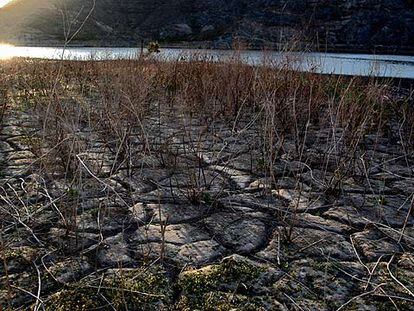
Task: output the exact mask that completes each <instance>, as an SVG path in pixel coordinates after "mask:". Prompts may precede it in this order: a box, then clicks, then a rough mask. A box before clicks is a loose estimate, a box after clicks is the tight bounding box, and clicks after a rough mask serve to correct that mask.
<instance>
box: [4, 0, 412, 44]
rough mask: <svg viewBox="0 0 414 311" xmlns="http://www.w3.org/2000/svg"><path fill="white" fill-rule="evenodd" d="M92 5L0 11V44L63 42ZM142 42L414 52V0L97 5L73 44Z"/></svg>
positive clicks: (138, 0)
mask: <svg viewBox="0 0 414 311" xmlns="http://www.w3.org/2000/svg"><path fill="white" fill-rule="evenodd" d="M92 2H93V1H92V0H87V1H80V0H66V1H63V2H62V1H59V0H40V1H38V0H37V1H30V0H17V1H16V2H14V3H13V4H12V5H9V6H6V7H5V8H3V9H0V29H2V31H1V33H0V41H6V42H11V43H14V44H31V45H50V44H61V43H62V42H63V41H64V38H65V36H64V33H65V30H66V31H67V30H68V29H70V32H71V33H73V32H74V31H75V29H77V26H78V25H79V24H80V22H81V21H82V20H83V17H84V16H86V15H87V13H88V12H89V10H90V8H91V6H92ZM75 20H76V21H77V22H74V21H75ZM141 39H145V40H155V39H156V40H160V41H164V42H169V43H179V42H193V43H194V42H197V44H198V43H199V42H203V43H204V45H205V44H206V43H207V45H209V46H212V47H220V48H226V47H230V46H231V45H232V44H233V43H234V41H235V39H237V40H238V41H242V42H245V43H248V44H249V46H250V47H262V46H272V47H275V46H277V45H278V44H282V45H284V44H285V43H286V42H293V41H295V42H301V43H303V44H304V45H305V46H307V47H314V48H315V47H319V48H320V49H328V50H355V51H356V50H387V51H391V52H404V51H410V50H413V49H414V7H413V4H412V3H411V2H410V1H408V0H392V1H391V0H353V1H349V0H329V1H328V0H296V1H287V0H250V1H249V0H237V1H236V0H228V1H224V0H205V1H201V0H156V1H154V0H151V1H149V0H97V4H96V7H95V10H94V12H93V14H92V16H91V18H90V19H89V20H88V22H87V23H86V24H85V26H84V28H83V30H82V31H81V32H80V33H79V34H78V35H77V37H76V39H75V40H74V41H72V44H81V45H121V46H130V45H136V44H137V42H139V41H140V40H141Z"/></svg>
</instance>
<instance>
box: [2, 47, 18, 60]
mask: <svg viewBox="0 0 414 311" xmlns="http://www.w3.org/2000/svg"><path fill="white" fill-rule="evenodd" d="M14 49H15V47H14V46H13V45H11V44H2V43H0V60H2V59H3V60H4V59H10V58H12V57H13V56H14Z"/></svg>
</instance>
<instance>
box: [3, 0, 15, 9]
mask: <svg viewBox="0 0 414 311" xmlns="http://www.w3.org/2000/svg"><path fill="white" fill-rule="evenodd" d="M12 1H13V0H0V8H2V7H4V6H5V5H6V4H8V3H9V2H12Z"/></svg>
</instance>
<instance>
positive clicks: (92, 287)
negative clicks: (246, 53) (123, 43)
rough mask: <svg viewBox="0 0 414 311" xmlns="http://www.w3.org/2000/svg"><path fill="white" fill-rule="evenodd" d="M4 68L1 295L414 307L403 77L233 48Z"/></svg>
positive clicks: (22, 305)
mask: <svg viewBox="0 0 414 311" xmlns="http://www.w3.org/2000/svg"><path fill="white" fill-rule="evenodd" d="M0 69H1V70H0V118H1V120H2V123H1V129H0V186H1V187H0V219H1V220H0V224H1V235H0V237H1V240H0V242H1V245H0V246H1V249H0V256H1V259H2V262H1V264H0V272H1V283H0V284H1V285H0V305H1V307H2V308H5V309H7V308H10V309H11V310H27V309H28V308H31V309H34V310H43V309H46V310H384V309H387V310H389V309H391V310H393V309H395V310H414V307H413V306H414V253H413V250H414V228H413V226H414V217H413V214H414V211H413V209H414V208H413V202H414V201H413V195H414V171H413V165H414V158H413V137H412V135H413V128H412V126H413V122H412V121H413V120H414V113H413V111H414V108H413V99H412V94H410V92H409V91H407V90H400V89H396V88H395V87H391V86H389V85H385V84H383V83H382V84H381V83H379V82H378V81H374V80H372V81H371V80H360V79H356V78H343V77H321V76H318V75H313V74H298V73H293V72H291V71H289V70H288V69H289V68H288V67H286V68H284V69H281V70H277V71H276V70H274V69H273V70H270V69H266V68H252V67H247V66H244V65H242V64H241V63H239V62H237V60H235V61H234V62H233V63H229V64H210V63H208V62H199V61H197V62H196V61H194V62H188V63H180V62H176V63H171V64H165V63H157V62H154V61H151V60H148V59H146V60H137V61H117V62H110V61H108V62H81V63H77V62H60V63H59V62H48V61H24V60H19V61H7V62H6V61H4V62H3V63H0Z"/></svg>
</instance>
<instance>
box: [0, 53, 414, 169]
mask: <svg viewBox="0 0 414 311" xmlns="http://www.w3.org/2000/svg"><path fill="white" fill-rule="evenodd" d="M3 67H5V68H4V72H7V71H9V77H10V76H13V77H14V79H15V81H13V82H14V85H15V87H14V90H13V94H14V96H15V99H16V101H18V102H20V103H21V104H25V105H27V104H28V103H30V105H32V108H33V110H34V111H36V114H37V115H38V116H39V120H40V121H41V123H43V125H44V126H43V131H44V133H43V136H44V137H47V138H48V139H49V140H52V145H54V146H58V147H57V148H56V150H57V152H58V153H59V158H60V159H61V162H62V164H63V166H64V167H65V168H66V170H72V171H74V170H76V168H74V167H73V162H74V159H73V156H72V155H73V154H75V153H79V152H81V150H82V148H84V147H85V146H86V145H87V139H86V140H85V138H80V137H76V136H77V135H76V133H79V132H80V131H81V129H85V128H88V129H89V131H90V132H93V133H95V134H96V135H98V136H99V137H101V138H103V139H104V140H106V142H107V145H108V147H110V148H111V149H112V150H113V151H114V152H115V153H116V154H117V161H119V162H124V161H126V162H128V161H127V160H126V158H127V157H128V153H131V150H129V149H130V147H131V146H130V139H131V135H132V136H135V137H139V138H138V139H139V140H140V141H141V147H142V149H143V150H149V149H150V146H148V142H147V141H146V138H145V136H146V135H145V131H146V129H145V122H146V121H145V120H146V117H147V116H149V115H150V114H151V113H154V112H155V111H158V114H160V113H161V111H166V110H165V109H170V110H174V111H175V112H174V113H176V114H177V115H180V114H185V115H188V116H194V117H195V116H196V117H197V118H199V119H204V120H205V122H206V123H210V124H211V122H214V121H216V120H224V121H226V122H230V123H234V126H233V128H234V129H235V130H237V129H238V124H239V123H240V126H243V125H242V124H243V122H242V121H243V120H246V118H250V117H251V116H256V117H255V118H257V121H258V122H257V123H258V124H260V126H261V129H262V130H261V132H260V138H261V143H262V153H263V156H264V160H265V162H266V165H267V166H268V167H272V165H273V164H274V162H275V161H276V160H277V159H278V157H279V154H280V151H281V150H283V148H284V142H285V141H286V140H287V139H288V138H289V139H293V141H294V143H295V153H296V156H297V157H298V159H299V160H300V159H303V156H304V154H303V153H304V147H305V146H306V143H307V140H308V139H309V137H308V134H309V131H310V130H311V129H312V128H316V127H317V128H325V129H326V128H329V129H331V132H332V137H333V136H334V135H335V132H338V131H339V130H340V132H341V140H340V142H337V143H338V144H337V145H336V146H332V148H336V149H337V148H340V149H341V150H337V151H338V152H339V153H340V154H342V155H343V158H344V159H343V160H344V162H347V158H348V156H349V155H352V154H353V153H355V151H356V149H357V147H358V145H359V143H360V141H361V139H362V138H363V137H364V135H366V134H367V133H372V132H378V131H380V132H383V131H387V128H388V129H389V126H390V124H391V123H394V124H399V125H400V127H399V128H400V131H399V133H398V135H399V136H400V137H399V139H402V140H404V146H405V147H406V148H411V147H412V144H413V143H412V142H413V125H412V124H413V122H412V120H413V107H412V99H411V100H410V99H407V98H406V99H404V100H405V102H404V103H403V104H401V100H395V96H394V94H392V89H391V88H390V87H389V86H387V85H386V84H384V83H381V82H379V81H377V80H375V79H365V78H346V77H340V76H322V75H317V74H313V73H298V72H295V71H293V70H290V69H291V68H290V67H289V64H285V65H284V66H282V67H280V68H279V69H276V68H275V67H274V66H272V64H270V63H268V64H264V66H258V67H252V66H247V65H245V64H243V62H242V61H241V60H240V59H239V58H237V57H235V58H233V59H232V60H231V61H229V62H227V63H215V62H211V61H209V60H203V59H202V58H200V57H196V58H194V59H190V60H188V61H184V62H183V61H175V62H170V63H165V62H156V61H152V60H148V59H147V60H146V59H142V58H141V59H139V60H119V61H103V62H93V61H85V62H75V61H64V62H54V61H35V62H33V61H10V62H9V63H8V64H6V65H3ZM3 75H4V73H3ZM46 125H47V126H46ZM390 134H391V135H394V134H395V133H391V132H390ZM137 135H138V136H137ZM338 169H339V170H341V171H342V172H346V170H347V168H345V167H343V165H338Z"/></svg>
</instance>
